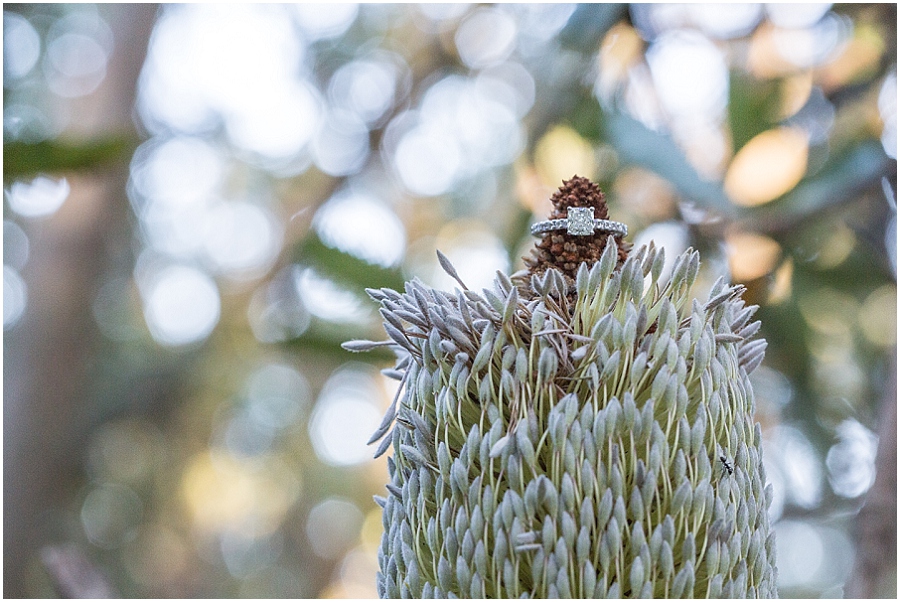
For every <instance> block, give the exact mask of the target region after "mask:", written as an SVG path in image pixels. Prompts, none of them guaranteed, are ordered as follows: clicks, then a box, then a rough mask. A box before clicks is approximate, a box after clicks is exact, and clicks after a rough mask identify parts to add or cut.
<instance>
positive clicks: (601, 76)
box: [597, 23, 644, 91]
mask: <svg viewBox="0 0 900 602" xmlns="http://www.w3.org/2000/svg"><path fill="white" fill-rule="evenodd" d="M643 51H644V40H643V39H641V36H640V34H639V33H638V32H637V31H636V30H635V29H634V28H633V27H632V26H631V25H628V24H627V23H619V24H617V25H614V26H613V27H612V28H611V29H610V30H609V31H608V32H607V33H606V36H604V38H603V42H602V43H601V44H600V60H599V61H597V67H598V72H597V83H598V85H599V87H600V89H601V90H602V91H611V90H613V89H615V87H616V86H617V85H619V83H621V82H622V81H624V80H625V79H627V78H628V73H629V71H630V70H631V68H632V67H633V66H634V65H635V64H636V63H638V62H639V61H640V60H641V58H642V56H643Z"/></svg>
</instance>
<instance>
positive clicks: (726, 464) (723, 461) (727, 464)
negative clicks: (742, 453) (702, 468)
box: [719, 456, 734, 475]
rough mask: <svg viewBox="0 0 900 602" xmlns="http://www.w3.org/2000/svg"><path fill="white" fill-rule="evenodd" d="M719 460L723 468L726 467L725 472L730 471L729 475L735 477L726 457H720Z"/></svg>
mask: <svg viewBox="0 0 900 602" xmlns="http://www.w3.org/2000/svg"><path fill="white" fill-rule="evenodd" d="M719 460H721V461H722V466H724V467H725V470H727V471H728V474H729V475H733V474H734V469H733V468H731V464H729V463H728V460H726V459H725V456H719Z"/></svg>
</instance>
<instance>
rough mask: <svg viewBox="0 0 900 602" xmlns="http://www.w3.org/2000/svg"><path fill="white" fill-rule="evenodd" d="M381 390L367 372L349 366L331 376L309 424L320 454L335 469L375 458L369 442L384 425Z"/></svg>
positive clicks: (311, 435)
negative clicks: (382, 420)
mask: <svg viewBox="0 0 900 602" xmlns="http://www.w3.org/2000/svg"><path fill="white" fill-rule="evenodd" d="M379 391H380V389H379V388H378V387H377V385H376V381H375V378H374V377H373V376H372V374H370V373H369V372H368V371H367V370H364V369H362V368H360V367H357V366H352V365H350V366H345V367H344V368H342V369H341V370H338V371H336V372H335V373H334V374H332V375H331V377H329V379H328V381H327V382H326V383H325V385H324V386H323V387H322V392H321V394H320V395H319V398H318V399H317V400H316V405H315V409H314V410H313V414H312V417H311V418H310V422H309V430H310V437H311V439H312V442H313V445H314V447H315V450H316V454H317V455H318V456H319V458H321V459H322V461H323V462H326V463H327V464H330V465H332V466H353V465H357V464H360V463H362V462H365V461H366V460H368V459H369V458H371V457H372V450H371V449H370V448H369V447H368V446H367V445H366V441H368V440H369V438H370V437H371V436H372V433H374V432H375V429H376V428H377V427H378V424H379V423H380V422H381V406H382V403H381V401H382V400H381V399H379V398H377V397H376V395H377V393H378V392H379Z"/></svg>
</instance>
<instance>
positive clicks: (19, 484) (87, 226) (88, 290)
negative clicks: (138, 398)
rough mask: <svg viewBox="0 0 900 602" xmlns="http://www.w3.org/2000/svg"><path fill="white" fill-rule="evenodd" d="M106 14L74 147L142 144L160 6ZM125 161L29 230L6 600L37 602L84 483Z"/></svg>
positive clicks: (15, 376)
mask: <svg viewBox="0 0 900 602" xmlns="http://www.w3.org/2000/svg"><path fill="white" fill-rule="evenodd" d="M100 11H101V14H104V16H106V18H107V19H108V21H109V24H110V27H111V28H112V30H113V34H114V40H115V48H114V50H113V53H112V56H111V57H110V60H109V64H108V72H107V76H106V78H105V80H104V81H103V82H102V84H101V85H100V87H99V88H98V89H97V90H96V91H95V92H94V93H92V94H91V95H89V96H86V97H84V98H81V99H78V100H75V101H72V102H71V103H70V104H69V106H68V108H69V109H70V110H71V111H72V119H71V123H72V124H73V125H72V126H71V127H70V128H69V129H68V131H67V132H66V135H68V136H70V137H72V138H79V139H80V138H88V139H89V138H92V137H96V136H98V135H100V134H108V133H111V132H117V133H123V134H127V133H130V134H131V135H136V134H135V127H134V122H133V115H132V110H133V106H134V100H135V93H136V87H137V80H138V75H139V74H140V70H141V67H142V65H143V62H144V56H145V54H146V49H147V43H148V40H149V37H150V32H151V31H152V29H153V24H154V22H155V20H156V11H157V7H156V5H150V4H121V5H112V6H109V7H106V8H104V7H100ZM122 159H123V161H122V163H121V164H120V165H118V166H116V167H113V168H106V169H103V170H99V171H96V172H93V173H86V174H78V175H68V174H66V175H67V177H68V178H69V183H70V185H71V194H70V196H69V198H68V199H67V200H66V202H65V203H64V204H63V206H62V208H61V209H60V210H59V211H58V212H57V213H56V214H55V215H53V216H52V217H51V218H49V219H46V220H43V221H36V222H33V223H29V224H26V225H25V228H26V231H27V233H28V235H29V238H30V243H31V244H30V248H31V258H30V260H29V264H28V265H27V266H26V267H25V269H24V271H23V278H24V279H25V281H26V283H27V286H28V307H27V309H26V313H25V316H23V318H22V320H21V322H20V323H19V324H18V325H17V326H16V327H15V328H14V329H12V330H11V331H9V332H8V333H6V341H5V343H4V353H5V355H6V357H5V361H4V364H3V372H4V375H3V376H4V385H3V386H4V397H5V400H4V404H3V417H4V422H3V424H4V433H3V434H4V439H3V452H4V453H3V467H4V477H3V490H4V504H5V509H4V510H5V511H4V515H3V528H4V539H3V548H4V555H3V563H4V567H3V568H4V572H3V593H4V596H5V597H23V596H29V595H33V594H34V592H33V591H32V590H31V589H30V588H29V586H28V578H27V577H28V572H29V567H30V566H33V565H34V564H35V563H37V562H39V560H38V550H39V549H40V547H41V546H42V545H44V544H46V543H49V540H50V539H51V538H52V537H59V533H58V531H59V527H57V526H55V525H54V524H52V523H51V520H50V519H52V518H53V517H54V516H55V512H56V511H57V510H58V509H59V508H60V506H61V505H62V504H64V503H65V501H66V500H67V499H68V495H67V494H68V493H69V492H70V491H71V488H73V487H75V486H77V485H78V484H80V481H81V477H80V474H81V463H82V458H83V455H84V454H83V452H84V445H85V443H86V441H87V437H86V425H87V424H89V421H90V406H89V403H88V402H89V400H88V399H87V397H86V395H85V394H84V393H85V391H86V390H87V385H88V382H87V376H88V373H89V372H88V371H89V369H90V368H91V366H90V360H91V349H92V348H93V347H94V346H95V344H96V342H97V341H98V340H99V337H100V333H99V331H98V328H97V326H96V324H95V322H94V320H93V318H92V312H91V305H92V303H93V299H94V296H95V294H96V292H97V289H98V288H99V285H100V280H101V278H102V276H103V273H104V269H105V268H106V267H107V266H108V265H109V263H108V262H109V261H110V259H111V256H113V257H114V256H115V254H116V253H120V254H127V253H130V249H129V242H130V237H131V230H130V226H129V223H130V222H129V219H128V212H129V209H128V201H127V197H126V193H125V183H126V181H127V176H128V169H127V160H128V157H123V158H122ZM60 175H63V174H60ZM128 261H130V258H128ZM63 528H65V527H63Z"/></svg>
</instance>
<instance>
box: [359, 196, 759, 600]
mask: <svg viewBox="0 0 900 602" xmlns="http://www.w3.org/2000/svg"><path fill="white" fill-rule="evenodd" d="M552 200H553V201H554V204H555V210H554V211H555V213H557V215H556V217H557V218H558V219H559V218H560V216H563V217H564V216H565V211H566V209H567V208H568V207H593V209H594V212H595V213H594V216H595V217H596V218H598V219H605V218H606V217H607V215H606V204H605V202H603V198H602V193H600V190H599V188H597V186H596V185H594V184H592V183H591V182H589V181H588V180H586V179H584V178H573V179H572V180H569V181H568V182H566V183H564V185H563V187H562V188H561V189H560V192H558V193H557V194H556V195H554V198H553V199H552ZM570 215H572V214H570ZM551 217H554V216H551ZM439 259H440V261H441V264H442V266H443V267H444V269H445V270H446V271H447V272H448V273H449V274H450V275H451V276H453V277H454V278H455V279H456V280H457V281H458V282H459V283H460V288H458V289H457V290H456V291H455V292H453V293H450V292H445V291H439V290H435V289H433V288H430V287H428V286H425V285H424V284H422V283H421V282H418V281H416V280H414V281H412V282H409V283H407V285H406V289H405V291H404V292H403V293H400V292H396V291H393V290H389V289H381V290H370V291H369V294H370V295H371V296H372V298H373V299H375V300H376V301H378V302H380V303H381V306H382V307H381V314H382V316H383V317H384V320H385V323H384V327H385V330H386V331H387V334H388V336H389V337H390V340H389V341H385V342H383V343H371V342H364V341H354V342H351V343H348V344H347V345H346V347H347V348H348V349H350V350H352V351H363V350H366V349H368V348H370V347H372V346H374V345H390V346H391V347H392V348H394V349H395V351H396V352H397V355H398V357H399V361H398V363H397V366H396V367H395V368H394V369H393V370H386V371H385V372H386V373H387V374H389V375H390V376H393V377H395V378H397V379H398V380H400V387H399V389H398V392H397V397H396V398H395V399H394V402H393V404H392V405H391V408H390V409H389V410H388V412H387V415H386V416H385V419H384V422H383V423H382V425H381V427H380V428H379V429H378V431H377V432H376V433H375V434H374V436H373V437H372V441H371V442H372V443H374V442H376V441H378V440H381V444H380V446H379V448H378V451H377V452H376V455H381V454H383V453H385V452H386V451H387V450H388V449H392V450H393V456H392V457H390V458H389V459H388V467H389V472H390V477H391V482H390V483H389V484H388V485H387V492H388V495H387V496H386V497H384V498H381V497H378V498H376V501H377V502H378V503H379V504H380V505H381V506H382V508H383V523H384V535H383V537H382V541H381V548H380V550H379V564H380V569H381V570H380V572H379V574H378V576H377V586H378V592H379V595H380V596H381V597H389V598H399V597H404V598H431V597H435V598H450V597H458V598H466V597H474V598H485V597H487V598H500V597H503V598H519V597H530V598H546V597H550V598H592V597H593V598H621V597H639V598H651V597H654V598H656V597H659V598H664V597H668V598H678V597H688V598H704V597H774V596H775V595H776V590H775V568H774V560H775V551H774V534H773V533H772V532H771V531H770V528H769V520H768V516H767V512H766V510H767V508H768V506H769V504H770V502H771V497H772V492H771V489H770V488H768V487H765V475H764V471H763V464H762V457H761V451H760V443H761V433H760V428H759V425H758V424H756V423H755V422H754V421H753V405H754V402H753V391H752V388H751V386H750V382H749V380H748V374H749V373H750V372H752V371H753V369H755V368H756V367H757V366H758V365H759V363H760V361H761V360H762V357H763V353H764V350H765V345H766V344H765V342H764V341H762V340H755V341H751V340H750V339H751V338H752V337H753V335H754V334H756V332H757V331H758V329H759V322H751V317H752V315H753V313H754V311H755V310H756V307H755V306H751V307H745V305H744V303H743V301H742V300H741V299H740V295H741V293H742V292H743V287H741V286H728V285H726V283H725V282H724V280H720V281H718V282H716V284H715V285H714V286H713V288H712V291H711V292H710V295H709V298H708V300H707V301H705V302H700V301H697V300H692V299H690V298H689V294H690V290H691V285H692V284H693V282H694V280H695V278H696V276H697V273H698V269H699V265H700V264H699V255H698V253H697V252H696V251H690V250H689V251H687V252H685V253H684V254H682V255H681V256H680V257H678V258H677V260H676V262H675V265H674V269H673V271H672V276H671V278H669V279H668V281H667V282H661V281H660V276H661V273H662V267H663V252H662V251H661V250H659V249H656V248H654V246H653V245H652V244H651V245H649V246H645V247H641V248H639V249H637V250H636V251H635V252H633V253H630V248H629V246H628V245H627V244H626V243H623V242H622V241H621V240H620V239H619V238H617V237H615V236H613V235H611V234H608V233H603V232H601V233H599V234H596V233H595V234H593V235H590V236H576V235H572V234H565V233H563V234H560V233H558V232H548V233H545V234H544V235H543V240H542V242H541V244H539V245H538V248H537V249H536V250H535V253H534V255H533V256H532V257H531V258H529V259H527V260H526V265H527V266H528V270H527V271H526V272H522V273H519V274H516V275H515V276H514V277H512V278H510V277H507V276H506V275H504V274H502V273H498V274H497V277H496V280H495V282H494V286H493V288H492V289H491V290H483V291H482V292H480V293H478V292H475V291H472V290H468V289H467V288H466V286H465V285H464V284H463V282H462V280H460V279H459V276H458V275H457V274H456V272H455V270H454V269H453V267H452V266H451V265H450V264H449V262H448V261H447V260H446V258H445V257H443V256H442V255H440V254H439Z"/></svg>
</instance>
